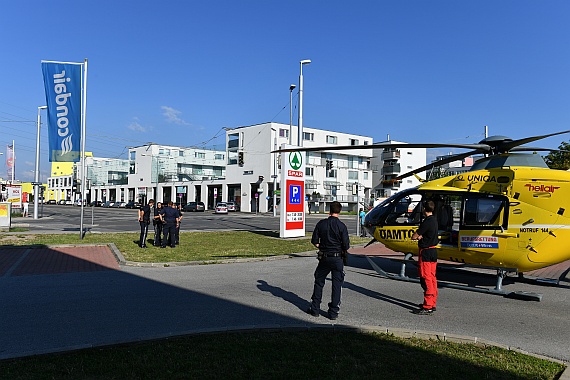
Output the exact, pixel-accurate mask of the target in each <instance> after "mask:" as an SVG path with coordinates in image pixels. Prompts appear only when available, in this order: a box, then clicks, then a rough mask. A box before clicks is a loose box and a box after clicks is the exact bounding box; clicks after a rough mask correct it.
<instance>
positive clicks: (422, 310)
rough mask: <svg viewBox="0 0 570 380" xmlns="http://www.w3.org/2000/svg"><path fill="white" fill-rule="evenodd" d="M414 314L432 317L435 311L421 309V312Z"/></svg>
mask: <svg viewBox="0 0 570 380" xmlns="http://www.w3.org/2000/svg"><path fill="white" fill-rule="evenodd" d="M414 314H417V315H432V314H433V309H424V308H421V309H419V310H416V311H414Z"/></svg>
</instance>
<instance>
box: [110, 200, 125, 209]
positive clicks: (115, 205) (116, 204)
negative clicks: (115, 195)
mask: <svg viewBox="0 0 570 380" xmlns="http://www.w3.org/2000/svg"><path fill="white" fill-rule="evenodd" d="M121 203H123V202H121V201H115V202H114V203H113V204H112V205H111V206H109V207H111V208H119V207H121Z"/></svg>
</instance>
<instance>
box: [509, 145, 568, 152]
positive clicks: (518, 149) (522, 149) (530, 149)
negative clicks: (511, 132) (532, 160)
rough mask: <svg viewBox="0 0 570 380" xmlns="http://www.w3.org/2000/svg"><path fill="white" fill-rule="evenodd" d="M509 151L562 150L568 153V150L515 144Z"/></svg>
mask: <svg viewBox="0 0 570 380" xmlns="http://www.w3.org/2000/svg"><path fill="white" fill-rule="evenodd" d="M511 152H562V153H570V150H563V149H550V148H537V147H531V146H515V147H514V148H513V149H511Z"/></svg>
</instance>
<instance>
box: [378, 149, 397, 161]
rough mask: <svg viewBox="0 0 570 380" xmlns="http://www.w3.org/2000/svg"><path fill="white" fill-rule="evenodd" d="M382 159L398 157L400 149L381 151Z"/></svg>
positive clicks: (395, 158)
mask: <svg viewBox="0 0 570 380" xmlns="http://www.w3.org/2000/svg"><path fill="white" fill-rule="evenodd" d="M382 159H383V160H398V159H400V151H399V150H389V151H384V152H382Z"/></svg>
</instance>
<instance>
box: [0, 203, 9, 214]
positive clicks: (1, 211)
mask: <svg viewBox="0 0 570 380" xmlns="http://www.w3.org/2000/svg"><path fill="white" fill-rule="evenodd" d="M0 216H8V205H0Z"/></svg>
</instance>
